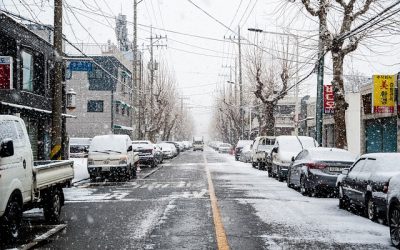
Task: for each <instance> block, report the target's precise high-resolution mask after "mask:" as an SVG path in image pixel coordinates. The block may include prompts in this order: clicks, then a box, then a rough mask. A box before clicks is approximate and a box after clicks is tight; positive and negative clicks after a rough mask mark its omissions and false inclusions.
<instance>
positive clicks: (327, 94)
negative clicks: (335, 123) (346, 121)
mask: <svg viewBox="0 0 400 250" xmlns="http://www.w3.org/2000/svg"><path fill="white" fill-rule="evenodd" d="M334 112H335V96H334V93H333V86H332V85H324V113H325V114H333V113H334Z"/></svg>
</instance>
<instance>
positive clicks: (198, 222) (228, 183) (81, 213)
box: [37, 150, 391, 249]
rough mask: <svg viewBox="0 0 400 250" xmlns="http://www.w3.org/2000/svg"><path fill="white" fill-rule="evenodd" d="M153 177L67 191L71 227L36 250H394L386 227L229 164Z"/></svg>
mask: <svg viewBox="0 0 400 250" xmlns="http://www.w3.org/2000/svg"><path fill="white" fill-rule="evenodd" d="M154 170H155V169H143V170H142V171H141V172H140V173H139V176H138V178H137V179H135V180H131V181H130V182H124V183H118V182H114V183H109V182H107V183H89V182H82V183H80V184H79V185H78V186H75V187H73V188H70V189H65V190H64V192H65V196H66V200H67V201H66V205H65V206H64V207H63V212H62V213H63V223H65V224H66V225H67V226H66V228H65V229H63V230H61V231H60V232H59V233H57V234H56V235H54V236H52V237H50V238H49V239H48V240H46V241H43V242H42V243H41V244H40V245H38V246H37V248H39V249H217V248H220V249H227V248H226V247H229V248H231V249H388V248H391V246H390V238H389V230H388V228H387V227H386V226H384V225H380V224H378V223H374V222H371V221H369V220H367V219H366V218H363V217H361V216H358V215H355V214H352V213H350V212H347V211H343V210H340V209H339V208H338V207H337V200H336V199H332V198H329V199H328V198H311V197H303V196H302V195H301V194H299V193H298V192H296V191H294V190H292V189H289V188H287V187H286V184H285V183H280V182H278V181H276V180H274V179H271V178H268V177H267V174H266V172H265V171H259V170H256V169H254V168H252V167H251V165H250V164H244V163H238V162H235V161H234V159H233V157H232V156H228V155H220V154H218V153H216V152H214V151H212V150H206V151H205V152H191V151H188V152H184V153H182V154H181V155H180V156H178V157H177V158H175V159H173V160H170V161H167V162H165V163H164V164H163V165H162V166H161V167H159V168H158V169H157V170H156V171H154ZM153 171H154V172H153ZM208 173H209V175H208ZM149 174H150V175H149ZM209 177H211V178H209ZM210 182H211V183H210Z"/></svg>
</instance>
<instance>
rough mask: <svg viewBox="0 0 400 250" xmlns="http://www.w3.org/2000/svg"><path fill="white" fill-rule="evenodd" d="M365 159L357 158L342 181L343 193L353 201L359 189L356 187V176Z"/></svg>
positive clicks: (355, 199)
mask: <svg viewBox="0 0 400 250" xmlns="http://www.w3.org/2000/svg"><path fill="white" fill-rule="evenodd" d="M365 161H366V159H365V158H361V159H359V160H358V161H357V162H356V163H355V164H354V165H353V167H352V168H351V169H350V172H349V173H348V175H347V176H346V177H344V179H343V182H342V187H343V192H344V194H345V195H346V196H347V197H349V198H350V199H351V200H354V201H357V197H358V196H359V191H358V189H357V187H356V180H357V178H359V177H358V176H359V174H360V172H361V170H362V168H363V167H364V164H365Z"/></svg>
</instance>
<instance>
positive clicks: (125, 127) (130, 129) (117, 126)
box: [114, 125, 133, 131]
mask: <svg viewBox="0 0 400 250" xmlns="http://www.w3.org/2000/svg"><path fill="white" fill-rule="evenodd" d="M114 129H123V130H129V131H133V128H132V127H127V126H122V125H114Z"/></svg>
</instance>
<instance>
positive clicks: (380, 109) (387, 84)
mask: <svg viewBox="0 0 400 250" xmlns="http://www.w3.org/2000/svg"><path fill="white" fill-rule="evenodd" d="M395 79H396V77H395V76H394V75H374V76H373V84H374V91H373V99H372V103H373V107H374V109H373V111H374V113H394V105H395V96H394V91H395V90H394V89H395V88H394V87H395V85H394V84H395Z"/></svg>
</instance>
